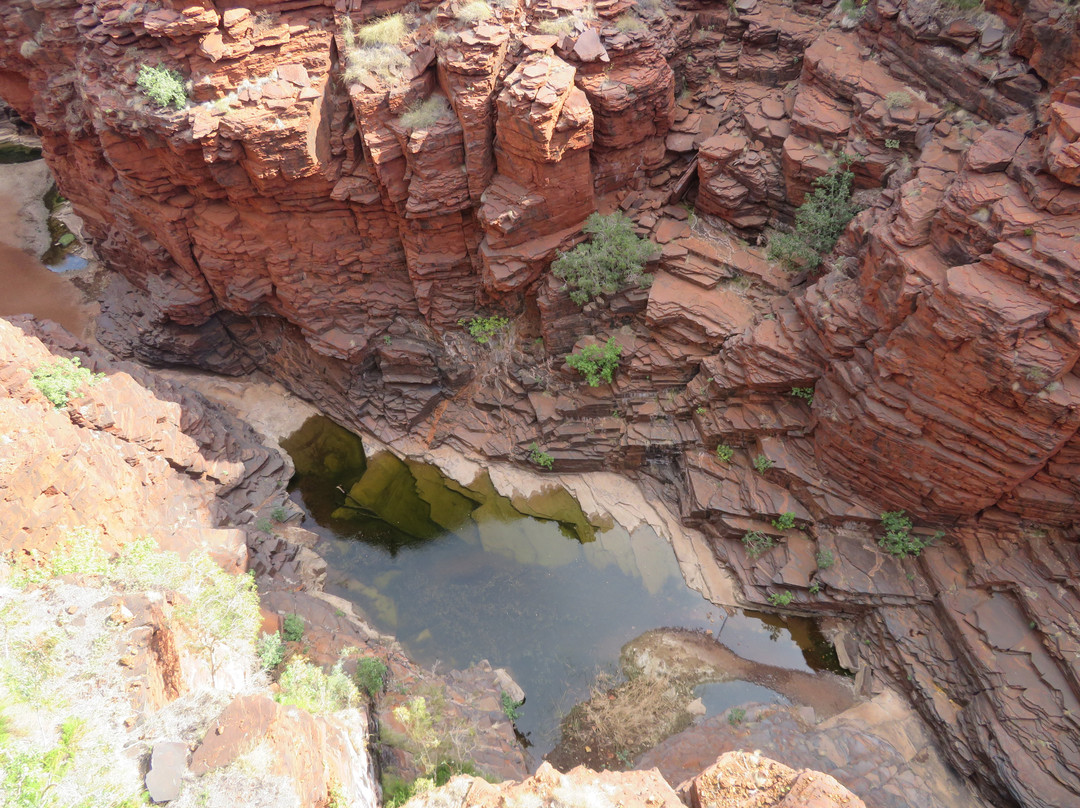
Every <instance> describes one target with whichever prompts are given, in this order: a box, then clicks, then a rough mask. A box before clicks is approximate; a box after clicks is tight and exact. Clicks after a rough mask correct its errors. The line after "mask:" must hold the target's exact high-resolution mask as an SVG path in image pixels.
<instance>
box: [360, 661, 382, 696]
mask: <svg viewBox="0 0 1080 808" xmlns="http://www.w3.org/2000/svg"><path fill="white" fill-rule="evenodd" d="M387 671H388V668H387V667H386V663H385V662H383V661H382V660H381V659H379V658H378V657H364V658H363V659H361V660H360V661H359V662H358V663H357V664H356V681H357V682H358V683H359V685H360V687H361V688H363V690H364V692H365V693H367V694H368V695H369V696H370V697H371V698H375V697H376V696H377V695H379V694H380V693H382V692H383V688H385V687H386V674H387Z"/></svg>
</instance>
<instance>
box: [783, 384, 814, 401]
mask: <svg viewBox="0 0 1080 808" xmlns="http://www.w3.org/2000/svg"><path fill="white" fill-rule="evenodd" d="M788 395H790V396H792V397H794V398H801V399H802V400H803V401H805V402H806V403H807V404H813V403H814V388H813V387H792V388H791V392H790V393H788Z"/></svg>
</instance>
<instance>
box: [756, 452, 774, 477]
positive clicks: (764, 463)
mask: <svg viewBox="0 0 1080 808" xmlns="http://www.w3.org/2000/svg"><path fill="white" fill-rule="evenodd" d="M774 465H775V464H774V463H773V462H772V461H771V460H769V458H767V457H766V456H765V455H763V454H759V455H755V456H754V468H755V469H757V472H758V474H764V473H765V472H766V471H768V470H769V469H771V468H772V467H773V466H774Z"/></svg>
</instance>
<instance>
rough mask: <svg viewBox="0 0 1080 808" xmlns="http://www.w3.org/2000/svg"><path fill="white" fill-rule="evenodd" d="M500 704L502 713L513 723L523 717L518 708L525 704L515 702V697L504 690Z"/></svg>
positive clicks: (500, 697)
mask: <svg viewBox="0 0 1080 808" xmlns="http://www.w3.org/2000/svg"><path fill="white" fill-rule="evenodd" d="M499 703H500V704H501V705H502V711H503V713H505V714H506V717H507V718H509V719H510V720H511V721H517V720H518V718H519V717H520V716H521V713H520V712H518V707H520V706H521V705H522V704H524V703H525V702H523V701H515V700H514V697H513V696H511V695H510V694H509V693H507V692H506V691H505V690H504V691H503V692H502V693H501V694H500V696H499Z"/></svg>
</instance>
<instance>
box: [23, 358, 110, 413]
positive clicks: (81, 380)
mask: <svg viewBox="0 0 1080 808" xmlns="http://www.w3.org/2000/svg"><path fill="white" fill-rule="evenodd" d="M104 378H105V374H104V373H94V372H93V371H91V370H90V369H89V368H84V367H83V366H82V363H81V362H80V361H79V357H77V356H76V357H73V358H71V359H68V358H66V357H60V358H58V359H56V360H54V361H52V362H48V363H46V364H44V365H41V366H40V367H38V368H36V369H35V370H34V372H33V373H32V374H31V375H30V381H31V382H32V383H33V385H34V387H36V388H37V389H38V390H40V391H41V394H42V395H43V396H45V398H47V399H49V401H51V402H52V405H53V406H54V407H56V408H57V409H60V408H62V407H66V406H67V403H68V400H69V399H70V398H71V396H72V395H73V394H75V393H76V392H78V390H79V388H80V387H82V386H83V385H84V384H85V385H87V386H90V385H94V384H97V383H98V382H99V381H101V380H102V379H104Z"/></svg>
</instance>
